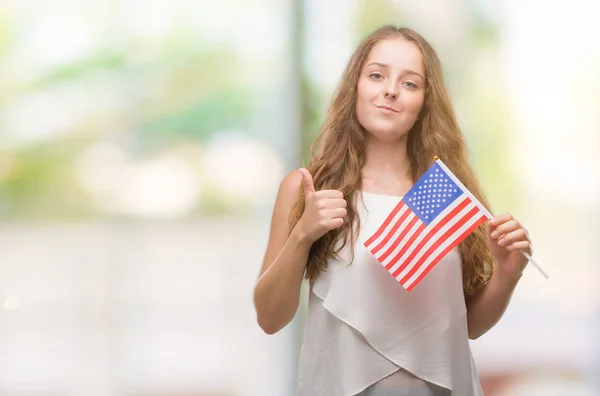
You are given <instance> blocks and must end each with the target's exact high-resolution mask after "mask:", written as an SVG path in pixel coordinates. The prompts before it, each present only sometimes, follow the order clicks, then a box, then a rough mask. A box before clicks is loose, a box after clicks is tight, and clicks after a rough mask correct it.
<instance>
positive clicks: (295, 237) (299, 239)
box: [290, 225, 314, 249]
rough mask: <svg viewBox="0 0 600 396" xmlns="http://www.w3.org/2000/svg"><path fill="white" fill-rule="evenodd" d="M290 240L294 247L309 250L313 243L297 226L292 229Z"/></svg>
mask: <svg viewBox="0 0 600 396" xmlns="http://www.w3.org/2000/svg"><path fill="white" fill-rule="evenodd" d="M290 238H291V240H292V242H293V243H294V244H295V245H297V246H298V247H300V248H302V249H310V247H311V246H312V244H313V243H314V241H312V240H311V239H310V237H309V236H308V234H307V233H305V232H304V231H302V229H301V228H300V227H298V226H297V225H296V227H294V228H293V229H292V232H291V234H290Z"/></svg>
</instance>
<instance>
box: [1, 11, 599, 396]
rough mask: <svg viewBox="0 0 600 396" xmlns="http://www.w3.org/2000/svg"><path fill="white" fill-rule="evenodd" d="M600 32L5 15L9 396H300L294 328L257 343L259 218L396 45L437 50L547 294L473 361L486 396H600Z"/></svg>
mask: <svg viewBox="0 0 600 396" xmlns="http://www.w3.org/2000/svg"><path fill="white" fill-rule="evenodd" d="M599 11H600V7H599V5H598V3H597V2H595V1H593V0H589V1H585V0H571V1H569V2H568V4H566V3H564V2H547V1H542V0H537V1H528V2H521V1H517V0H503V1H493V0H451V1H448V0H427V1H423V0H402V1H401V0H368V1H367V0H343V1H342V0H321V1H319V0H281V1H272V0H245V1H241V0H220V1H207V0H200V1H199V2H198V1H197V0H196V1H194V0H143V1H142V0H94V1H92V0H53V1H39V0H2V1H0V220H1V222H0V396H25V395H27V396H38V395H39V396H42V395H43V396H46V395H47V396H62V395H74V396H75V395H85V396H93V395H99V396H100V395H106V396H111V395H132V396H138V395H139V396H146V395H148V396H151V395H152V396H184V395H186V396H254V395H256V396H266V395H268V396H271V395H272V396H287V395H293V394H294V383H295V370H296V360H297V357H298V350H299V346H300V343H301V340H302V332H303V317H304V314H305V310H304V306H302V308H301V309H300V311H299V313H298V315H297V317H296V318H295V319H294V321H293V322H292V323H291V324H290V325H289V326H287V327H286V328H285V329H284V330H282V331H281V332H279V333H277V334H276V335H273V336H267V335H265V334H264V333H262V331H261V330H260V328H259V327H258V326H257V324H256V321H255V313H254V308H253V304H252V289H253V286H254V282H255V279H256V276H257V274H258V271H259V267H260V265H261V262H262V256H263V253H264V249H265V247H266V242H267V238H268V232H269V222H270V214H271V210H272V205H273V202H274V199H275V194H276V192H277V188H278V185H279V182H280V181H281V179H282V177H283V176H284V175H285V174H286V173H287V172H289V171H291V170H293V169H295V168H297V167H299V166H300V165H301V164H302V163H303V161H305V160H306V159H307V152H308V147H309V145H310V142H311V141H312V139H313V138H314V136H315V134H316V132H317V130H318V128H319V125H320V124H321V122H322V121H323V118H324V114H325V112H326V109H327V106H328V102H329V98H330V96H331V93H332V91H333V89H334V88H335V86H336V84H337V81H338V78H339V76H340V73H341V71H342V69H343V68H344V66H345V64H346V62H347V60H348V59H349V56H350V54H351V52H352V50H353V48H354V47H355V46H356V45H357V44H358V42H359V41H360V40H361V39H362V38H363V37H365V36H366V35H367V34H368V33H370V32H371V31H372V30H374V29H375V28H377V27H379V26H380V25H382V24H387V23H393V24H395V25H404V26H409V27H412V28H414V29H416V30H417V31H419V32H420V33H421V34H422V35H423V36H425V37H426V38H427V39H428V40H429V41H430V42H431V43H432V45H433V46H434V48H436V50H437V51H438V54H439V55H440V57H441V59H442V63H443V65H444V72H445V76H446V81H447V87H448V89H449V91H450V94H451V96H452V100H453V103H454V106H455V109H456V112H457V114H458V117H459V121H460V123H461V126H462V128H463V130H464V133H465V136H466V138H467V142H468V146H469V150H470V151H469V154H470V158H471V161H472V164H473V166H474V167H475V168H476V171H477V173H478V174H479V176H480V179H481V182H482V183H483V185H484V187H485V189H486V191H487V193H488V196H489V198H490V201H491V203H492V206H493V209H494V211H496V212H511V213H513V214H514V215H515V216H516V217H517V218H519V219H520V220H521V221H522V222H523V223H524V224H525V225H526V227H527V228H528V229H529V231H530V234H531V236H532V239H533V241H534V246H535V257H536V258H537V261H539V262H540V263H541V264H542V265H543V266H544V267H545V269H546V270H547V271H548V272H549V273H550V275H551V278H550V280H545V279H544V278H543V277H542V276H541V275H540V274H539V273H537V272H536V271H535V269H534V268H528V269H527V270H526V272H525V275H524V277H523V279H522V281H521V283H520V285H519V287H518V289H517V291H516V293H515V296H514V298H513V301H512V304H511V306H510V307H509V309H508V311H507V313H506V315H505V316H504V318H503V319H502V321H501V322H500V323H499V324H498V325H497V326H496V327H495V328H493V329H492V330H491V331H490V332H489V333H488V334H486V335H485V336H484V337H482V338H481V339H479V340H477V341H474V342H472V348H473V353H474V356H475V360H476V362H477V364H478V368H479V372H480V375H481V381H482V384H483V386H484V389H485V391H486V395H491V396H509V395H510V396H537V395H545V396H547V395H567V394H568V395H599V394H600V380H598V378H600V343H599V342H598V341H599V338H600V337H598V334H600V292H599V290H600V288H599V287H598V286H597V285H598V281H599V280H600V274H599V272H600V267H599V266H598V264H599V263H598V261H599V260H598V254H599V253H600V243H599V242H600V226H599V225H598V220H599V219H600V160H599V158H598V155H597V153H598V149H599V148H600V133H599V128H600V74H599V73H598V70H600V46H599V45H598V42H599V40H600V24H599V23H598V20H597V19H598V18H597V16H598V15H599V14H598V12H599ZM305 292H306V290H305Z"/></svg>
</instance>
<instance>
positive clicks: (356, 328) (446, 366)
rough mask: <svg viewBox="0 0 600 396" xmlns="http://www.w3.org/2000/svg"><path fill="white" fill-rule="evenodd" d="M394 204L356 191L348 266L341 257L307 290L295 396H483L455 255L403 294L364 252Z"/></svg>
mask: <svg viewBox="0 0 600 396" xmlns="http://www.w3.org/2000/svg"><path fill="white" fill-rule="evenodd" d="M360 198H362V199H360ZM399 200H400V197H395V196H390V195H378V194H371V193H366V192H363V193H361V194H360V197H359V199H358V204H357V206H358V208H357V209H358V212H359V216H360V220H361V229H360V232H359V237H358V240H357V241H356V244H355V245H354V252H355V256H354V261H353V262H352V263H349V257H350V256H349V254H348V250H347V249H346V250H345V251H344V252H342V255H341V259H340V260H330V261H329V263H328V269H327V271H325V272H322V273H321V274H319V276H318V277H317V279H316V281H315V282H314V284H313V285H312V287H311V290H310V294H309V306H308V317H307V321H306V329H305V333H304V339H303V344H302V349H301V353H300V361H299V367H298V387H297V394H298V396H352V395H360V396H392V395H393V396H400V395H411V396H438V395H452V396H479V395H483V392H482V390H481V386H480V384H479V379H478V376H477V371H476V368H475V364H474V362H473V358H472V355H471V349H470V346H469V339H468V333H467V321H466V306H465V301H464V297H463V288H462V270H461V262H462V261H461V256H460V253H459V251H458V249H454V250H452V251H451V252H450V253H449V254H448V255H447V256H446V257H445V258H443V259H442V260H441V261H440V262H439V263H438V264H437V265H436V266H435V267H434V268H433V269H432V270H431V271H430V272H429V274H428V275H427V276H426V277H425V278H424V279H423V280H422V281H421V283H420V284H419V285H417V286H416V287H415V288H414V289H412V290H411V291H410V292H407V291H406V290H405V289H404V288H403V287H402V286H401V285H400V284H399V283H398V282H397V281H396V280H395V279H394V278H393V277H392V276H391V275H390V274H389V272H388V271H387V270H386V269H385V268H384V267H383V266H382V265H381V264H380V263H379V262H377V260H376V259H375V258H374V257H373V256H372V255H371V253H370V252H369V251H368V250H367V249H366V248H365V247H364V245H363V242H364V241H365V240H366V239H367V238H369V237H370V236H371V235H372V234H373V233H374V232H375V231H376V230H377V228H378V227H379V225H381V223H383V221H384V220H385V218H386V217H387V216H388V214H389V213H390V212H391V211H392V209H393V208H394V206H395V205H396V204H397V203H398V202H399Z"/></svg>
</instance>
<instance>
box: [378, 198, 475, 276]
mask: <svg viewBox="0 0 600 396" xmlns="http://www.w3.org/2000/svg"><path fill="white" fill-rule="evenodd" d="M465 198H466V196H465V195H464V194H461V195H459V196H458V197H457V198H456V199H455V200H454V202H452V203H451V204H450V205H448V207H447V208H446V209H444V210H443V211H442V212H441V213H440V214H439V215H437V217H436V218H435V219H434V220H433V221H432V222H431V223H429V225H428V226H427V227H425V229H424V230H423V232H421V235H419V236H417V237H416V238H415V241H414V242H413V243H412V245H411V246H410V247H409V248H408V250H407V251H406V252H404V255H403V256H402V258H401V259H399V260H398V261H397V262H396V264H394V265H393V266H392V268H390V270H389V271H390V273H391V274H393V273H394V271H396V269H398V268H399V267H400V266H401V265H402V262H403V259H405V258H406V257H408V256H409V255H410V254H411V253H412V251H413V250H414V249H415V248H416V247H417V246H418V245H419V243H420V242H421V240H423V238H425V236H426V235H427V230H428V229H431V228H433V227H435V226H436V225H437V224H438V223H439V222H440V221H442V220H444V218H445V217H446V216H448V214H449V213H450V212H452V211H453V210H454V209H455V208H456V207H457V206H458V205H460V203H461V202H462V201H463V200H464V199H465ZM418 223H419V225H420V224H421V222H420V221H419V222H418ZM411 237H412V234H410V235H406V237H405V238H404V240H403V241H402V242H400V244H399V245H398V246H397V247H396V249H395V250H394V252H393V253H392V254H391V255H390V256H389V257H388V258H387V259H386V260H385V262H384V263H383V265H384V266H385V265H387V264H388V263H389V262H391V261H392V260H393V259H394V257H396V255H397V254H398V253H399V252H400V250H402V248H403V247H404V246H405V245H406V244H407V243H408V242H409V241H410V238H411Z"/></svg>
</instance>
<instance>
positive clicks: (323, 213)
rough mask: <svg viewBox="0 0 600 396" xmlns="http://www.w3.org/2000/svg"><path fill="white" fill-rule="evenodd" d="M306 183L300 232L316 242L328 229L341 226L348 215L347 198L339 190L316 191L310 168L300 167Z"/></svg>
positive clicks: (303, 182) (304, 183)
mask: <svg viewBox="0 0 600 396" xmlns="http://www.w3.org/2000/svg"><path fill="white" fill-rule="evenodd" d="M300 173H301V174H302V184H303V185H304V213H303V214H302V217H301V218H300V220H299V221H298V224H297V225H296V227H298V229H299V231H300V234H301V235H302V236H303V237H306V238H307V239H308V241H309V242H310V243H314V242H315V241H316V240H317V239H319V238H321V237H322V236H323V235H324V234H325V233H326V232H327V231H330V230H333V229H335V228H339V227H341V226H342V224H344V218H345V217H346V214H347V212H346V200H345V199H344V194H343V193H342V192H341V191H338V190H321V191H315V186H314V183H313V179H312V176H311V174H310V173H309V172H308V170H306V169H304V168H302V169H300Z"/></svg>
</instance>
